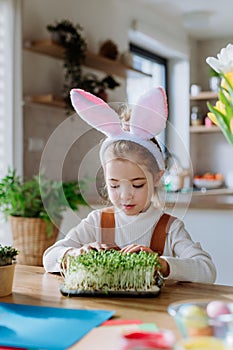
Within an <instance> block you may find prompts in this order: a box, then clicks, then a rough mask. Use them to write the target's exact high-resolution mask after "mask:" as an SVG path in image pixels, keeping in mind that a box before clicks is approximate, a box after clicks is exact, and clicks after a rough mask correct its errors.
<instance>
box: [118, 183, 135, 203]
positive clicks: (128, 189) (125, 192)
mask: <svg viewBox="0 0 233 350" xmlns="http://www.w3.org/2000/svg"><path fill="white" fill-rule="evenodd" d="M120 196H121V198H122V199H124V200H130V199H132V197H133V188H132V185H131V184H128V183H127V184H126V183H125V184H122V186H121V193H120Z"/></svg>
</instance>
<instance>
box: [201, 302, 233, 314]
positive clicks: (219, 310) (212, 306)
mask: <svg viewBox="0 0 233 350" xmlns="http://www.w3.org/2000/svg"><path fill="white" fill-rule="evenodd" d="M206 312H207V315H208V316H209V317H211V318H214V317H217V316H220V315H224V314H230V313H231V311H230V309H229V307H228V306H227V304H226V303H224V302H223V301H220V300H214V301H210V302H209V303H208V304H207V307H206Z"/></svg>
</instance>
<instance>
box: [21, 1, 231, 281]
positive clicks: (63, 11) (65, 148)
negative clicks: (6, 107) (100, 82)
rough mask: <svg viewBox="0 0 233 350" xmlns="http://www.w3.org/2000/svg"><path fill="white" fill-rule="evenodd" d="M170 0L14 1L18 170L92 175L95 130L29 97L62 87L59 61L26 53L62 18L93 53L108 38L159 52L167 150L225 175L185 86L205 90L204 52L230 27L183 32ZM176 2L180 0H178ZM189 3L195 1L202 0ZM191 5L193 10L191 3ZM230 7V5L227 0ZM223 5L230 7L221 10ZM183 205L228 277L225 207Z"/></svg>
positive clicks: (226, 160)
mask: <svg viewBox="0 0 233 350" xmlns="http://www.w3.org/2000/svg"><path fill="white" fill-rule="evenodd" d="M165 3H166V4H165ZM172 3H174V2H172V1H170V3H169V1H154V3H153V2H152V1H145V0H144V1H142V0H141V1H139V0H138V1H132V0H98V1H91V0H86V1H85V2H84V1H82V0H66V1H65V0H40V1H36V0H22V1H21V2H20V5H21V24H22V27H21V29H22V33H21V42H22V51H21V55H22V56H21V57H20V59H22V80H21V77H20V76H19V81H17V84H19V83H21V87H22V95H23V101H24V102H23V108H22V120H23V124H22V135H23V145H22V155H23V158H22V159H23V162H22V172H23V174H24V175H25V176H26V177H31V176H32V175H34V174H36V173H38V171H39V169H40V167H41V168H43V167H45V168H46V171H47V173H48V174H49V175H51V176H53V177H59V178H60V177H62V179H63V180H67V179H74V178H77V177H82V176H88V177H90V178H94V177H95V175H96V173H97V171H98V167H99V164H98V157H97V152H98V149H97V148H96V147H95V145H96V144H97V143H98V142H99V141H100V139H101V137H102V135H100V134H99V133H98V132H96V131H93V130H91V129H90V128H89V127H87V126H86V125H85V123H83V122H82V121H81V119H79V118H77V116H76V117H73V118H72V117H71V118H67V116H66V114H65V110H64V108H61V107H58V106H52V105H51V104H50V105H49V104H48V103H47V104H43V103H35V102H33V98H32V97H33V96H34V97H35V96H38V95H50V94H53V95H54V96H56V95H60V93H61V89H62V85H63V81H64V74H63V68H62V65H63V62H62V60H61V59H58V58H54V57H50V56H48V55H45V54H41V53H35V52H32V50H30V47H31V45H32V44H33V42H34V41H37V40H43V39H49V38H50V34H49V32H48V30H47V29H46V26H47V25H48V24H52V23H54V22H55V21H60V20H63V19H69V20H70V21H72V22H73V23H74V24H76V23H79V24H80V25H81V26H82V27H83V35H84V37H85V39H86V41H87V45H88V51H91V52H94V53H96V54H98V52H99V48H100V45H101V43H103V42H104V41H105V40H107V39H111V40H112V41H114V43H116V44H117V47H118V50H119V53H120V54H122V53H128V51H129V43H133V44H135V45H137V46H140V47H142V48H144V49H146V50H148V51H150V52H151V53H154V54H156V55H158V56H160V57H162V58H163V59H165V60H166V62H167V71H168V76H167V91H168V97H169V121H170V124H169V125H168V128H167V133H166V143H167V146H168V149H169V150H170V151H171V152H172V153H174V154H175V155H177V156H178V157H179V160H180V162H181V165H182V167H184V168H189V169H190V168H191V167H193V174H197V173H201V174H202V173H205V172H218V173H221V174H223V176H224V177H226V176H227V174H228V173H229V172H230V171H232V170H233V164H232V162H231V161H230V159H233V148H232V147H231V146H230V145H229V144H228V143H227V141H226V140H225V138H224V136H223V135H222V133H221V132H219V131H218V130H217V131H216V129H212V130H213V131H210V130H207V128H205V127H204V126H203V127H202V128H201V129H195V128H192V129H191V128H190V114H191V107H192V106H193V105H196V104H197V105H198V106H199V107H200V110H201V112H202V117H203V118H204V116H205V113H206V111H207V108H206V100H201V101H200V100H197V101H196V100H194V101H193V100H191V101H190V86H191V85H193V84H197V85H199V86H200V87H201V89H202V91H209V90H210V86H209V80H210V75H209V67H208V65H207V64H206V62H205V59H206V57H208V56H216V54H217V53H218V52H219V51H220V49H221V48H222V47H225V46H226V45H227V44H228V43H231V42H232V35H231V34H230V33H229V32H228V33H226V34H224V35H223V36H221V35H220V36H219V35H218V34H216V33H215V34H214V37H213V36H212V35H210V33H208V31H207V30H206V33H205V30H204V29H201V28H198V30H196V28H195V30H196V31H195V30H194V31H193V33H192V35H190V32H189V30H188V29H187V28H185V27H184V24H183V22H182V21H181V20H180V18H179V17H173V18H172V17H171V14H169V13H166V14H165V12H164V6H165V5H166V6H171V9H170V10H171V11H172V9H173V7H172V6H173V5H172ZM177 3H179V4H181V3H182V1H178V2H177ZM183 3H184V2H183ZM195 3H196V5H197V4H198V6H200V4H201V3H202V2H200V1H199V3H198V1H196V2H195ZM193 6H194V9H195V5H193ZM201 6H202V5H201ZM230 6H231V7H232V5H231V4H230ZM168 12H169V11H168ZM227 12H230V11H226V12H225V13H227ZM232 31H233V27H232ZM205 34H206V36H205ZM84 71H85V72H94V73H95V74H98V75H99V76H100V77H102V76H104V75H105V74H104V72H105V66H104V64H103V65H102V66H101V67H100V69H98V70H96V69H94V70H93V69H92V68H90V67H85V68H84ZM114 77H115V78H116V80H117V81H118V82H119V83H120V87H118V88H116V89H115V90H113V91H111V90H109V91H108V99H109V102H112V103H114V102H118V101H127V99H128V95H127V92H128V90H127V86H128V85H127V83H128V81H127V79H128V78H127V77H128V76H127V75H126V76H125V77H122V76H118V75H114ZM140 79H144V77H143V76H142V77H139V78H138V76H137V78H135V86H138V84H140ZM131 84H133V83H132V81H131ZM207 100H208V98H207ZM48 141H49V142H48ZM47 142H48V143H47ZM18 150H20V145H19V148H18ZM16 153H17V152H16ZM189 154H190V157H191V160H190V158H189ZM80 164H81V165H82V166H81V169H80ZM191 175H192V172H191ZM90 188H91V191H92V193H89V196H90V198H91V197H93V198H94V197H95V195H97V194H98V193H97V192H98V190H97V189H96V186H95V184H94V185H93V184H92V186H91V187H90ZM179 210H180V209H179ZM179 210H178V211H179ZM186 210H187V208H185V210H183V209H182V210H181V211H180V215H181V216H182V217H184V215H186V216H185V222H186V224H187V227H188V229H189V230H190V233H191V235H192V236H193V237H194V239H197V240H199V241H201V243H202V245H203V246H204V248H205V249H206V250H208V251H210V253H211V254H212V256H213V257H214V259H215V261H216V264H217V266H218V279H217V282H218V283H224V284H233V279H232V276H231V271H230V270H229V268H226V266H225V264H223V257H224V256H225V257H226V256H227V255H228V254H229V256H231V255H230V254H231V251H230V248H228V247H229V243H226V246H224V247H222V248H221V247H220V244H219V239H220V238H219V232H221V234H222V236H221V241H222V240H225V241H226V242H229V240H230V239H232V238H231V237H229V236H230V231H231V224H232V219H231V211H229V210H223V209H221V210H219V209H218V208H216V209H214V208H211V210H208V209H199V208H195V209H190V210H189V211H188V212H187V213H186ZM82 215H83V216H85V215H86V209H85V210H84V211H83V213H81V214H79V216H82ZM78 219H79V218H78ZM73 221H76V218H74V219H66V220H64V224H63V227H62V229H61V231H62V234H65V233H66V232H67V230H68V228H69V227H71V226H72V225H73ZM224 235H225V236H224ZM230 246H232V245H231V244H230ZM221 249H222V250H221ZM228 250H229V251H228ZM231 267H232V266H231ZM229 274H230V276H229Z"/></svg>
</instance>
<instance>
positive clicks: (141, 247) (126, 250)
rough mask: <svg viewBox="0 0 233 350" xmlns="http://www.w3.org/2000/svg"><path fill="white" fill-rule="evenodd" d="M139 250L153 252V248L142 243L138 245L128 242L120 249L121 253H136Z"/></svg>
mask: <svg viewBox="0 0 233 350" xmlns="http://www.w3.org/2000/svg"><path fill="white" fill-rule="evenodd" d="M140 251H144V252H148V253H154V252H153V250H152V249H150V248H149V247H145V246H144V245H139V244H130V245H127V246H126V247H124V248H122V249H121V252H122V253H136V252H140Z"/></svg>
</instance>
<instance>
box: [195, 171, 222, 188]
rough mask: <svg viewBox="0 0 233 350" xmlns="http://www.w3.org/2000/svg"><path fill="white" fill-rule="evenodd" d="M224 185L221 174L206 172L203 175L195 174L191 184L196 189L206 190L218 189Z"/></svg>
mask: <svg viewBox="0 0 233 350" xmlns="http://www.w3.org/2000/svg"><path fill="white" fill-rule="evenodd" d="M223 183H224V177H223V175H222V174H221V173H211V172H206V173H204V174H203V175H198V174H196V175H195V176H194V178H193V184H194V186H195V187H197V188H198V189H202V188H205V189H207V190H209V189H214V188H219V187H221V186H222V185H223Z"/></svg>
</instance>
